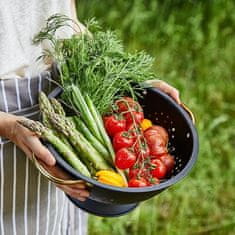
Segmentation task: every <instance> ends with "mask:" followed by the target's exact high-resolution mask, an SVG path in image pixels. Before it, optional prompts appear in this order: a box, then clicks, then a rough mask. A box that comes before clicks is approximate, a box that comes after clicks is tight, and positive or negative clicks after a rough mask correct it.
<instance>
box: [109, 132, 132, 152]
mask: <svg viewBox="0 0 235 235" xmlns="http://www.w3.org/2000/svg"><path fill="white" fill-rule="evenodd" d="M133 144H134V137H133V136H132V135H131V134H130V133H128V132H127V131H121V132H118V133H117V134H116V135H115V136H114V137H113V148H114V150H115V151H118V150H119V149H121V148H129V147H131V146H132V145H133Z"/></svg>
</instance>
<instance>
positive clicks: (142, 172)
mask: <svg viewBox="0 0 235 235" xmlns="http://www.w3.org/2000/svg"><path fill="white" fill-rule="evenodd" d="M147 175H148V170H147V169H146V168H143V169H140V168H135V166H134V167H132V168H130V169H129V175H128V176H129V179H131V178H134V177H135V178H136V177H144V178H147Z"/></svg>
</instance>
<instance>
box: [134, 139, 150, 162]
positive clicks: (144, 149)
mask: <svg viewBox="0 0 235 235" xmlns="http://www.w3.org/2000/svg"><path fill="white" fill-rule="evenodd" d="M134 150H135V153H136V155H137V156H138V157H140V158H142V159H144V158H147V157H148V156H149V154H150V150H149V147H148V145H147V143H146V142H145V140H144V139H143V138H142V139H139V140H136V143H135V145H134Z"/></svg>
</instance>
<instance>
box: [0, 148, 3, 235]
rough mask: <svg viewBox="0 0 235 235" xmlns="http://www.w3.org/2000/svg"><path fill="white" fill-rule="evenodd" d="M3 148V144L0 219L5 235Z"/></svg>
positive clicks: (0, 157)
mask: <svg viewBox="0 0 235 235" xmlns="http://www.w3.org/2000/svg"><path fill="white" fill-rule="evenodd" d="M3 148H4V145H3V144H1V149H0V151H1V152H0V161H1V202H0V219H1V221H0V222H1V235H4V223H3V197H4V194H3V193H4V192H3V188H4V166H3Z"/></svg>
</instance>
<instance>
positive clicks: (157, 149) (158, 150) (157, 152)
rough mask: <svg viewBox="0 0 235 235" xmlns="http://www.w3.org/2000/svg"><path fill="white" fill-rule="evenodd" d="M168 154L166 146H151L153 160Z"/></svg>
mask: <svg viewBox="0 0 235 235" xmlns="http://www.w3.org/2000/svg"><path fill="white" fill-rule="evenodd" d="M167 152H168V150H167V147H166V146H164V145H158V144H155V145H151V146H150V155H151V157H153V158H159V157H160V156H161V155H163V154H166V153H167Z"/></svg>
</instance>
